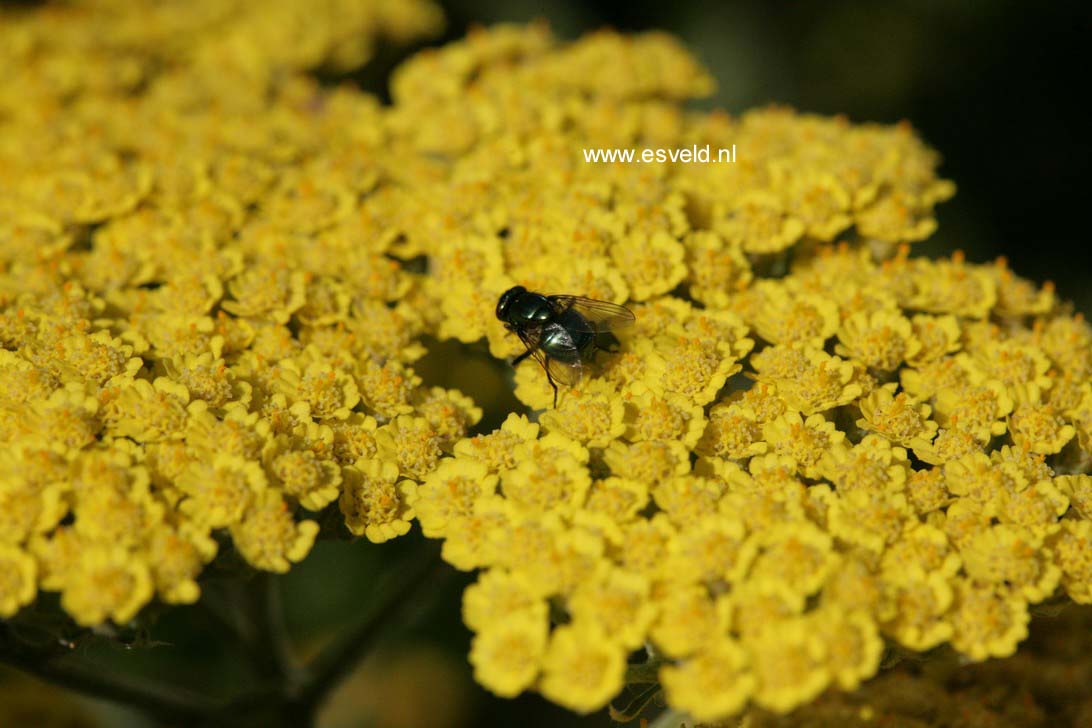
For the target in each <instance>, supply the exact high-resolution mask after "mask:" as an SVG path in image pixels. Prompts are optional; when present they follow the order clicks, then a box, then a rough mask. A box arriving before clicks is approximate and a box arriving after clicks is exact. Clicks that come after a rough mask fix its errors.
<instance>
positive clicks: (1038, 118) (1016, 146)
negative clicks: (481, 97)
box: [0, 0, 1092, 728]
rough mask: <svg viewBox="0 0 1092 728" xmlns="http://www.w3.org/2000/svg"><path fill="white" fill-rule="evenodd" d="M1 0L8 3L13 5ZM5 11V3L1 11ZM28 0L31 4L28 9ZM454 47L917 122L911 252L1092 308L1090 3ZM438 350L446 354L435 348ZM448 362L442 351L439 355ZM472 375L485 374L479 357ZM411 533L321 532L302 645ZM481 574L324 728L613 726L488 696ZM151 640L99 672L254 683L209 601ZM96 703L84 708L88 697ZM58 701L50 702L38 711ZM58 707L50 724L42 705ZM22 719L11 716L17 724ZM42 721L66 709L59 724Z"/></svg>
mask: <svg viewBox="0 0 1092 728" xmlns="http://www.w3.org/2000/svg"><path fill="white" fill-rule="evenodd" d="M0 2H2V0H0ZM3 4H7V3H3ZM20 4H27V3H20ZM440 4H441V5H442V6H443V7H444V9H445V12H446V14H447V18H448V27H447V31H446V34H445V36H444V37H443V38H441V39H437V40H436V41H435V43H442V42H445V41H447V40H453V39H456V38H458V37H460V36H462V35H463V34H464V33H465V32H466V30H467V28H468V27H470V26H472V25H476V24H485V25H488V24H492V23H496V22H502V21H512V22H523V21H530V20H534V19H540V18H541V19H546V20H548V21H549V23H550V24H551V26H552V27H553V29H554V31H555V32H556V33H557V34H558V35H559V36H561V37H565V38H574V37H576V36H578V35H580V34H581V33H584V32H587V31H591V30H595V29H598V28H602V27H604V26H609V27H613V28H616V29H619V30H624V31H642V30H651V29H661V30H666V31H669V32H671V33H674V34H675V35H677V36H679V37H680V38H681V39H682V40H683V42H684V43H685V44H686V45H687V46H689V47H690V48H691V49H692V50H693V51H694V52H695V53H696V55H697V56H698V57H699V58H700V59H701V60H702V62H704V63H705V64H706V65H707V66H708V67H709V69H710V70H711V72H712V75H713V76H714V77H715V78H716V79H717V81H718V90H717V92H716V94H715V95H714V96H713V97H712V98H711V99H708V100H705V101H702V102H701V103H700V104H699V105H698V106H699V107H700V108H714V107H719V108H724V109H726V110H728V111H729V112H732V113H740V112H743V111H745V110H747V109H749V108H752V107H755V106H760V105H764V104H768V103H774V102H776V103H784V104H789V105H792V106H794V107H796V108H798V109H800V110H803V111H809V112H817V113H823V114H845V115H847V116H848V117H849V118H850V119H852V120H853V121H857V122H861V121H875V122H883V123H893V122H897V121H900V120H904V119H905V120H909V121H910V122H911V123H912V124H913V126H914V127H915V128H916V129H917V130H918V132H919V133H920V134H921V136H922V137H923V138H924V139H925V140H926V141H927V142H928V143H929V144H930V145H931V146H933V147H934V148H936V149H938V150H939V151H940V152H941V154H942V155H943V158H944V163H943V166H942V167H941V174H942V175H943V176H944V177H946V178H948V179H952V180H954V181H955V182H956V184H957V185H958V189H959V191H958V193H957V195H956V197H955V198H954V199H953V200H951V201H949V202H947V203H944V204H942V205H941V206H940V207H939V215H938V216H939V224H940V226H939V230H938V232H937V233H936V234H935V235H934V236H933V238H932V239H930V240H929V241H927V242H925V243H922V244H919V245H918V246H916V247H915V248H914V250H915V252H918V253H925V254H929V255H940V254H947V253H949V252H950V251H952V250H954V249H956V248H961V249H963V250H964V251H966V253H967V256H968V258H970V259H971V260H974V261H984V260H989V259H992V258H994V257H996V256H998V255H1004V256H1007V257H1008V259H1009V261H1010V263H1011V266H1012V268H1013V269H1014V270H1015V271H1016V272H1017V273H1019V274H1021V275H1024V276H1026V277H1029V278H1031V279H1033V280H1036V281H1039V282H1042V281H1045V280H1053V281H1054V282H1055V283H1056V284H1057V286H1058V291H1059V293H1060V295H1061V296H1062V297H1063V298H1066V299H1070V300H1073V301H1075V302H1076V304H1077V306H1078V308H1079V309H1080V310H1083V311H1084V312H1085V313H1086V314H1092V248H1090V246H1089V244H1088V235H1087V232H1086V230H1087V222H1086V218H1087V214H1088V211H1089V209H1090V208H1092V205H1090V204H1089V201H1088V199H1087V196H1088V193H1089V185H1088V184H1087V182H1086V174H1087V173H1088V171H1089V169H1090V168H1092V164H1090V162H1092V159H1090V145H1089V142H1088V138H1087V133H1088V128H1089V124H1088V122H1087V120H1086V117H1085V116H1084V114H1083V113H1079V112H1078V107H1079V104H1080V102H1081V101H1082V100H1083V97H1084V96H1085V95H1086V94H1087V87H1088V79H1087V74H1088V69H1089V67H1090V64H1089V54H1088V51H1087V46H1086V41H1087V40H1088V38H1089V37H1090V31H1092V14H1090V11H1089V10H1088V9H1087V7H1086V6H1085V5H1084V4H1082V3H1078V2H1045V3H1036V4H1030V3H1024V2H1016V1H1015V0H993V1H991V2H983V1H982V0H917V1H916V2H912V1H910V0H891V1H889V2H885V3H875V2H866V1H865V0H835V1H833V2H777V3H771V2H766V1H764V0H738V1H717V0H694V1H693V2H653V1H652V0H632V1H630V2H609V1H607V0H441V2H440ZM413 50H415V49H413V48H411V49H406V50H405V51H399V52H398V54H397V55H392V56H387V57H381V59H380V62H379V63H377V64H375V65H373V67H371V68H369V69H368V70H367V71H365V72H364V73H362V74H361V75H360V77H359V79H358V80H359V81H360V82H361V84H362V85H363V86H365V87H366V88H367V90H369V91H372V92H373V93H377V94H379V95H380V96H385V94H386V89H385V86H384V84H385V79H386V77H387V75H388V73H389V71H390V68H391V67H393V65H394V64H396V63H397V62H398V61H399V60H401V59H402V58H404V57H405V56H406V55H408V54H409V53H411V52H413ZM434 355H435V352H434ZM440 358H443V357H442V354H441V355H440ZM472 366H477V365H475V364H472ZM421 540H422V539H421V537H420V535H419V534H414V535H411V536H409V537H406V538H402V539H398V540H396V541H395V542H392V543H391V544H388V545H385V546H382V547H374V546H373V547H366V548H362V547H358V546H359V545H353V544H348V543H329V542H325V543H321V544H319V545H317V546H316V548H315V550H314V552H313V553H312V555H311V556H310V557H309V558H308V559H307V560H306V561H305V562H304V563H302V564H301V565H299V566H298V567H296V568H294V569H293V570H292V572H291V573H290V574H289V575H287V576H285V577H283V578H282V579H281V580H280V581H281V582H282V583H281V585H280V586H281V587H282V588H283V593H284V594H285V597H286V604H285V607H286V612H287V616H288V620H289V626H290V628H291V631H292V633H293V636H294V637H295V638H296V639H297V641H298V642H299V644H300V645H301V646H302V648H303V650H304V651H305V652H306V651H309V650H312V649H313V648H315V647H316V646H317V645H319V644H320V643H322V642H323V641H324V640H326V639H328V638H330V637H331V636H333V635H336V634H337V633H338V632H339V631H341V630H343V629H344V628H345V627H346V626H347V625H350V624H352V623H353V622H354V621H355V620H356V619H358V618H359V615H360V614H361V612H362V611H364V610H366V609H367V606H368V604H369V603H370V595H371V594H372V590H373V587H374V585H375V583H376V580H377V579H380V578H381V574H382V573H383V572H384V567H385V568H389V565H390V564H391V563H394V562H396V560H397V559H400V558H402V557H404V556H405V554H407V553H408V552H410V551H412V550H413V549H414V548H418V547H420V546H421V545H422V544H421V543H420V541H421ZM468 582H469V578H468V577H466V576H465V575H462V574H453V575H451V576H449V577H447V578H446V580H445V581H443V582H442V583H437V584H436V585H435V589H434V591H433V593H432V594H431V595H430V596H429V598H428V600H427V602H426V601H422V602H421V603H420V604H417V605H407V607H409V606H416V607H418V608H417V609H413V610H410V611H411V612H412V614H413V616H412V618H411V619H409V621H408V622H407V623H405V624H404V626H403V627H402V628H400V629H399V630H397V631H393V632H391V633H390V634H388V635H387V637H386V639H385V640H384V642H383V644H382V646H381V648H380V652H379V654H377V655H376V656H375V657H373V658H372V659H371V660H369V661H366V662H365V663H364V664H362V665H361V666H360V667H359V668H358V670H357V671H356V672H355V673H354V674H353V675H351V676H350V677H349V679H348V680H347V681H346V682H345V683H344V684H343V686H342V688H341V689H340V690H338V691H337V692H336V693H335V694H334V698H333V699H332V700H331V701H330V703H329V705H328V706H327V709H326V711H325V712H324V714H323V718H322V721H321V723H320V725H321V726H323V727H324V728H340V727H342V726H345V727H348V726H354V727H355V726H374V727H375V728H418V727H426V726H427V727H428V728H463V727H470V726H475V727H478V726H480V727H491V726H513V725H519V726H522V727H523V728H538V727H542V728H546V727H549V728H567V727H569V726H572V727H577V726H605V725H608V718H607V717H606V715H605V713H601V714H597V715H593V716H588V717H584V718H580V717H576V716H573V715H571V714H569V713H568V712H566V711H563V710H561V709H559V708H556V707H555V706H552V705H551V704H549V703H547V702H546V701H544V700H542V699H540V698H538V697H536V696H534V695H525V696H523V697H521V698H519V699H517V700H511V701H509V700H500V699H497V698H494V697H493V696H491V695H489V694H488V693H486V692H485V691H483V690H482V689H480V688H479V687H477V686H476V685H475V684H474V682H473V680H472V677H471V675H470V669H469V666H468V664H467V661H466V654H467V651H468V649H469V638H470V635H469V632H468V631H467V630H466V629H465V628H464V627H463V625H462V621H461V615H460V613H459V610H458V608H457V605H458V604H459V598H460V597H459V595H460V593H461V591H462V589H463V587H464V586H465V585H466V584H467V583H468ZM154 638H155V640H156V641H157V642H158V643H161V645H162V646H160V647H155V648H151V649H142V650H131V651H126V650H123V649H120V648H107V647H99V648H90V649H89V650H88V651H87V654H86V655H84V657H86V658H87V659H88V660H89V661H90V662H91V664H93V665H96V666H97V667H98V669H113V667H112V666H121V665H125V666H126V667H127V668H128V669H132V666H133V664H134V661H136V662H137V663H138V664H139V669H140V671H142V672H145V673H147V674H151V675H156V676H159V677H163V678H166V679H173V680H177V681H178V683H179V684H182V685H202V684H208V683H209V682H210V681H211V682H213V683H214V684H216V685H219V686H220V687H221V688H223V689H225V690H230V689H231V686H232V685H237V684H238V683H239V682H240V681H241V680H243V679H244V676H243V675H241V674H240V667H239V666H238V665H234V664H233V662H232V657H231V656H232V655H233V654H234V646H233V645H231V644H230V641H229V640H228V639H227V638H226V636H225V635H224V633H223V632H222V631H221V630H220V628H219V627H218V626H217V624H216V622H215V621H214V620H212V619H211V618H210V617H209V615H207V614H206V613H205V612H204V611H203V610H202V609H201V608H200V607H184V608H179V609H175V610H171V611H169V612H167V613H166V614H165V615H164V617H163V619H162V620H161V621H160V623H159V625H158V626H157V628H156V631H155V634H154ZM37 690H38V688H35V687H34V684H33V683H30V682H26V681H25V679H24V678H15V677H12V676H10V675H9V676H8V679H7V681H6V683H5V684H3V685H0V703H3V704H5V705H6V706H7V707H9V708H10V707H14V706H16V705H17V703H19V701H22V702H26V703H27V706H26V711H27V712H26V713H24V714H22V715H23V716H24V718H25V719H26V721H27V722H21V723H20V724H24V725H67V726H93V725H100V726H114V725H128V726H142V725H150V723H147V722H145V721H144V720H143V719H142V718H140V716H138V715H137V714H136V713H134V712H132V711H127V710H119V709H117V708H113V707H110V706H108V705H105V704H97V703H92V702H88V701H80V702H76V703H72V702H64V701H57V700H51V701H50V702H49V703H48V704H43V703H41V702H40V701H36V700H31V698H33V697H34V696H35V695H36V694H37V692H36V691H37ZM88 706H92V710H91V711H90V712H88V711H87V710H86V708H87V707H88ZM38 711H46V712H44V713H43V712H38ZM47 714H48V715H47ZM10 715H11V714H9V717H10ZM46 718H51V719H56V721H55V722H54V721H53V720H50V721H49V722H47V720H46Z"/></svg>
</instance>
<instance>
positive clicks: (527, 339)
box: [516, 329, 584, 387]
mask: <svg viewBox="0 0 1092 728" xmlns="http://www.w3.org/2000/svg"><path fill="white" fill-rule="evenodd" d="M516 335H517V336H519V339H520V341H522V342H523V345H524V346H526V347H527V351H529V352H530V353H531V356H533V357H534V358H535V361H537V362H538V363H539V364H540V365H541V366H542V368H543V369H545V370H546V373H547V374H549V375H550V378H552V379H553V380H554V381H555V382H559V383H561V384H564V385H567V386H570V387H572V386H575V385H576V384H577V383H579V382H580V380H581V379H582V378H583V376H584V367H583V366H582V364H581V362H580V360H579V359H576V360H575V361H573V362H572V363H566V362H563V361H560V360H558V359H553V358H551V357H548V356H546V353H545V352H544V351H542V349H541V348H539V340H540V339H541V336H542V330H541V329H517V330H516Z"/></svg>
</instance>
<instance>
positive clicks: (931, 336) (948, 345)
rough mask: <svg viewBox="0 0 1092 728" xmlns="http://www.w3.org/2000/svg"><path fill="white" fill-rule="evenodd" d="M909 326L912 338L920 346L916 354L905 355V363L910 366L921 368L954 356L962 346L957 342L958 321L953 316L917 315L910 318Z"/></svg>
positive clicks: (958, 334)
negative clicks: (944, 357) (911, 330)
mask: <svg viewBox="0 0 1092 728" xmlns="http://www.w3.org/2000/svg"><path fill="white" fill-rule="evenodd" d="M910 325H911V326H912V327H913V336H914V338H915V339H916V340H917V341H918V343H919V344H920V345H921V348H920V349H918V350H917V352H915V353H913V354H907V356H906V363H907V364H909V365H910V366H915V367H916V366H921V365H922V364H925V363H927V362H931V361H936V360H937V359H940V358H941V357H943V356H947V355H949V354H954V353H955V352H957V351H959V348H960V346H961V345H962V344H961V342H960V340H959V336H960V329H959V319H957V318H956V317H955V316H929V315H926V314H917V315H916V316H913V317H911V319H910Z"/></svg>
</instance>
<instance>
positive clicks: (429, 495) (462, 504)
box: [406, 459, 497, 538]
mask: <svg viewBox="0 0 1092 728" xmlns="http://www.w3.org/2000/svg"><path fill="white" fill-rule="evenodd" d="M496 489H497V476H496V475H491V474H489V471H488V468H486V466H485V465H484V464H482V463H480V462H477V461H474V460H461V459H445V460H443V461H442V462H441V463H440V465H439V467H437V468H436V469H435V470H433V471H432V472H431V473H429V474H428V475H427V476H426V477H425V479H424V482H422V483H421V484H420V485H419V486H417V487H415V488H414V487H412V486H410V495H409V496H408V497H407V500H406V502H407V503H408V504H409V505H410V506H411V507H412V508H413V510H414V513H415V514H416V516H417V520H418V521H420V523H421V530H422V531H423V532H424V534H425V535H426V536H428V537H429V538H438V537H441V536H444V535H445V534H447V533H448V531H449V529H450V528H451V525H452V522H453V521H454V519H455V518H456V517H457V516H468V515H470V514H472V513H473V512H474V503H475V501H477V500H478V499H480V498H483V497H485V496H489V495H492V494H493V493H494V492H495V491H496Z"/></svg>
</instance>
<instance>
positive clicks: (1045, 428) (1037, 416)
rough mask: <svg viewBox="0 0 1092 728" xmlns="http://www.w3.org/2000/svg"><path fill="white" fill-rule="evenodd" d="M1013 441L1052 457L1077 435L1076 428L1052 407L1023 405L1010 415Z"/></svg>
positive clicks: (1019, 445) (1020, 445)
mask: <svg viewBox="0 0 1092 728" xmlns="http://www.w3.org/2000/svg"><path fill="white" fill-rule="evenodd" d="M1009 430H1010V432H1011V433H1012V441H1013V442H1014V443H1016V445H1017V446H1018V447H1024V448H1026V449H1028V450H1031V451H1032V452H1037V453H1042V454H1044V455H1052V454H1054V453H1056V452H1059V451H1061V449H1062V448H1063V447H1065V444H1066V443H1067V442H1069V441H1070V440H1072V439H1073V436H1074V435H1075V434H1077V430H1076V428H1074V427H1073V425H1070V424H1069V423H1067V422H1066V421H1065V420H1064V419H1062V418H1061V417H1059V416H1058V415H1057V414H1056V413H1055V412H1054V408H1053V407H1051V406H1050V405H1047V406H1045V407H1043V406H1033V405H1030V404H1026V403H1024V404H1021V405H1020V406H1019V407H1017V408H1016V409H1015V410H1014V411H1013V413H1012V414H1011V415H1009Z"/></svg>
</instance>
